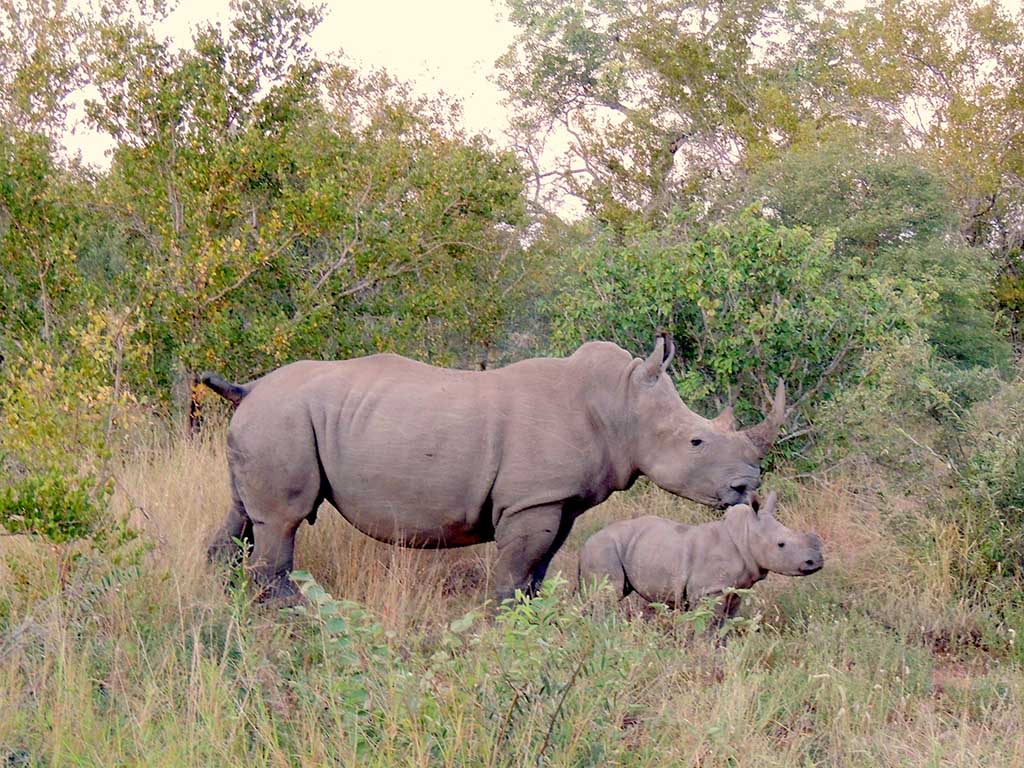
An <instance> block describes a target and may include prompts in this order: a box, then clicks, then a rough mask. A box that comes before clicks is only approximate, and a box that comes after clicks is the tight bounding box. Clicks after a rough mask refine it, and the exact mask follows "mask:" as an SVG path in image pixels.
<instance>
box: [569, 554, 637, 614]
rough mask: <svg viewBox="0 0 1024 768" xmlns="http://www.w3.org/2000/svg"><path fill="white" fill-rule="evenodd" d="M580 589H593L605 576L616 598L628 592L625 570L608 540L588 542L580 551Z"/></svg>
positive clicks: (622, 596) (620, 597)
mask: <svg viewBox="0 0 1024 768" xmlns="http://www.w3.org/2000/svg"><path fill="white" fill-rule="evenodd" d="M579 573H580V579H579V581H580V584H579V588H580V591H584V590H589V589H593V588H594V585H595V584H596V583H597V582H599V581H600V580H601V579H602V578H607V579H608V583H609V584H611V586H612V591H613V593H614V594H615V597H616V599H620V600H621V599H622V598H624V597H626V596H627V595H628V594H629V593H630V591H631V590H630V589H629V584H628V582H627V580H626V571H625V569H624V568H623V567H622V560H621V559H620V558H619V553H618V551H617V550H616V548H615V544H614V543H613V542H610V541H602V542H593V543H590V542H588V544H587V545H584V547H583V551H582V552H580V571H579Z"/></svg>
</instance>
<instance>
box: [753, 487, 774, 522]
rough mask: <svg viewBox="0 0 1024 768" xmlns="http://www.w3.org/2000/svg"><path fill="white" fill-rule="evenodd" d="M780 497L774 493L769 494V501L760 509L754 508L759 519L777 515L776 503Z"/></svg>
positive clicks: (759, 507)
mask: <svg viewBox="0 0 1024 768" xmlns="http://www.w3.org/2000/svg"><path fill="white" fill-rule="evenodd" d="M778 498H779V495H778V494H777V493H776V492H775V491H772V492H771V493H769V494H768V499H767V501H765V502H764V503H763V504H761V505H760V506H758V507H754V509H755V510H756V511H757V515H758V517H767V516H768V515H774V514H775V502H776V501H777V500H778Z"/></svg>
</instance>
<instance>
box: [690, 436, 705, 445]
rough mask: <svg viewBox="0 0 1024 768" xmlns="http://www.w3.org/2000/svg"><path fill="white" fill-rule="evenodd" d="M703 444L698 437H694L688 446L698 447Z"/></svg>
mask: <svg viewBox="0 0 1024 768" xmlns="http://www.w3.org/2000/svg"><path fill="white" fill-rule="evenodd" d="M703 442H704V441H703V440H701V439H700V438H699V437H695V438H693V440H691V441H690V445H700V444H701V443H703Z"/></svg>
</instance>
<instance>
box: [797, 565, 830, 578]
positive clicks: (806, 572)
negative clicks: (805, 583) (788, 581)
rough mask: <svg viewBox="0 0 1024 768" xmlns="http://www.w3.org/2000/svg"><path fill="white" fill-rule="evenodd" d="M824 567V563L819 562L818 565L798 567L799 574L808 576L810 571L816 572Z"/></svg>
mask: <svg viewBox="0 0 1024 768" xmlns="http://www.w3.org/2000/svg"><path fill="white" fill-rule="evenodd" d="M824 567H825V564H824V563H819V564H818V565H809V566H805V567H803V568H801V569H800V575H801V576H810V575H811V574H812V573H817V572H818V571H820V570H821V569H822V568H824Z"/></svg>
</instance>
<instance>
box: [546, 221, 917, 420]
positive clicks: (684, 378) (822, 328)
mask: <svg viewBox="0 0 1024 768" xmlns="http://www.w3.org/2000/svg"><path fill="white" fill-rule="evenodd" d="M693 229H694V226H693V224H692V220H691V217H688V216H687V215H686V214H683V213H677V215H676V217H675V219H674V221H673V222H672V223H671V224H670V225H668V226H666V227H664V228H658V229H643V228H641V229H639V230H636V231H634V232H632V233H630V234H629V235H627V237H626V238H625V240H624V241H618V240H615V239H613V238H612V237H611V236H604V237H601V238H599V239H598V240H597V241H596V242H595V243H593V244H592V245H590V246H586V247H583V248H581V249H580V250H579V251H578V252H577V254H576V270H575V274H574V275H573V276H572V277H571V278H570V283H571V284H570V286H569V288H568V290H567V291H566V294H565V297H564V303H563V307H562V310H561V312H560V314H559V316H558V317H557V318H556V320H555V323H554V334H553V335H554V342H555V344H556V346H557V347H558V348H559V349H560V350H561V351H567V350H569V349H571V348H572V347H574V346H575V345H576V344H578V343H579V342H581V341H583V340H585V339H593V338H603V339H611V340H614V341H616V342H618V343H619V344H620V345H622V346H623V347H625V348H626V349H629V350H631V351H633V352H634V353H640V352H642V351H644V350H646V349H647V347H649V345H650V339H651V334H652V330H653V329H654V328H655V327H659V326H661V327H665V328H667V329H669V330H671V331H672V332H673V334H674V335H675V338H676V344H677V348H678V353H677V363H676V365H677V366H678V367H679V370H680V373H681V378H680V381H679V387H680V390H681V394H682V395H683V397H684V399H685V400H687V402H690V403H696V404H698V405H700V404H701V403H702V401H703V405H704V407H705V408H706V409H712V408H714V407H715V406H716V405H718V404H719V403H717V402H716V401H715V400H716V398H724V397H726V396H727V395H728V394H729V393H730V392H731V393H733V394H734V395H735V396H736V397H737V398H738V402H737V410H738V412H739V413H740V415H741V416H742V415H745V416H747V417H754V416H756V415H757V412H758V411H759V408H760V406H761V404H762V403H763V400H764V393H765V391H766V389H767V388H769V387H771V386H772V385H773V384H774V382H775V379H776V378H778V377H783V378H784V379H785V380H786V383H787V385H788V387H789V393H790V402H794V401H797V400H799V399H800V398H801V397H804V396H806V397H811V396H812V395H813V396H815V397H821V396H825V397H827V396H828V395H829V394H830V393H831V392H832V391H833V390H834V389H835V386H836V384H837V382H841V381H842V380H843V379H844V377H846V376H847V375H848V374H850V373H856V371H857V367H856V363H857V361H858V360H859V359H860V357H861V356H862V355H863V353H864V352H865V351H867V350H871V349H876V348H879V347H881V346H884V345H886V344H888V343H890V342H891V340H893V339H895V338H899V337H900V336H902V335H904V334H906V333H908V332H909V331H911V330H912V329H913V328H914V318H915V316H916V315H917V314H919V311H920V304H919V301H918V298H917V295H916V293H915V291H914V290H913V288H912V287H910V286H907V285H904V284H900V283H899V282H898V281H896V280H893V279H889V278H886V277H882V276H878V275H876V274H872V273H870V272H868V271H867V270H865V269H864V267H863V266H862V264H861V263H860V262H859V261H858V260H856V259H848V260H843V259H837V258H836V257H835V253H834V243H833V240H832V239H831V238H830V237H828V236H814V235H812V234H811V233H810V232H809V231H807V230H806V229H803V228H799V227H786V226H782V225H779V224H777V223H775V222H773V221H771V220H769V219H767V218H765V217H764V216H762V215H760V213H759V212H758V211H756V210H749V211H747V212H745V213H744V214H742V215H741V216H740V217H738V218H737V219H736V220H735V221H733V222H729V223H725V224H716V225H712V226H710V227H708V228H707V229H705V230H698V231H696V232H693V231H691V230H693ZM744 412H745V413H744Z"/></svg>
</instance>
